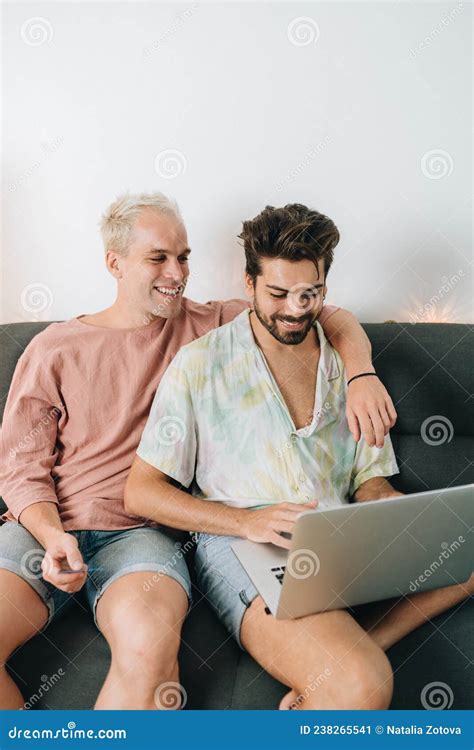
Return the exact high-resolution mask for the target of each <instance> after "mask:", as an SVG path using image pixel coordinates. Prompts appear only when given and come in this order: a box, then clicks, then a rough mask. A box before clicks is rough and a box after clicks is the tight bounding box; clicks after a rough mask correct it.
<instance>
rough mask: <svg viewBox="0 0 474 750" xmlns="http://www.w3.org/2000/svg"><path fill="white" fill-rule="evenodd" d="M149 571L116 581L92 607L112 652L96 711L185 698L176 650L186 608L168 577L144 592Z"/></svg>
mask: <svg viewBox="0 0 474 750" xmlns="http://www.w3.org/2000/svg"><path fill="white" fill-rule="evenodd" d="M149 579H150V572H149V571H145V572H137V573H129V574H127V575H124V576H122V577H121V578H118V579H117V580H115V581H114V582H113V583H112V584H111V585H110V586H109V588H108V589H107V590H106V591H105V592H104V594H103V596H102V597H101V598H100V600H99V603H98V605H97V622H98V624H99V628H100V630H101V631H102V633H103V634H104V636H105V638H106V639H107V642H108V644H109V646H110V650H111V652H112V662H111V666H110V671H109V673H108V675H107V678H106V680H105V682H104V685H103V687H102V689H101V691H100V694H99V697H98V698H97V701H96V704H95V708H96V709H155V710H156V709H160V708H162V709H173V708H174V709H177V708H180V705H181V703H183V702H184V698H185V696H184V691H183V689H182V688H181V686H180V684H179V670H178V649H179V644H180V636H181V627H182V624H183V621H184V618H185V615H186V611H187V607H188V599H187V596H186V593H185V591H184V589H183V588H182V587H181V586H180V584H179V583H177V581H175V580H174V579H173V578H170V577H169V576H163V577H160V579H159V581H158V583H156V585H155V587H154V588H152V589H149V590H146V591H145V590H144V588H143V584H144V583H145V582H148V581H149Z"/></svg>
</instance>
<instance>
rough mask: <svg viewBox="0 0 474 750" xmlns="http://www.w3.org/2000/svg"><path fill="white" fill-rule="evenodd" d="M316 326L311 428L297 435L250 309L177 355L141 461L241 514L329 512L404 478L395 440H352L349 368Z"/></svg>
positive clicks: (156, 402) (144, 437)
mask: <svg viewBox="0 0 474 750" xmlns="http://www.w3.org/2000/svg"><path fill="white" fill-rule="evenodd" d="M315 326H316V329H317V333H318V336H319V342H320V348H321V353H320V358H319V363H318V371H317V379H316V391H315V405H314V412H313V419H312V422H311V424H310V425H308V426H305V427H302V428H300V429H296V427H295V425H294V422H293V420H292V418H291V416H290V413H289V411H288V407H287V405H286V403H285V401H284V399H283V397H282V395H281V392H280V390H279V388H278V385H277V383H276V381H275V379H274V377H273V375H272V373H271V371H270V369H269V367H268V365H267V363H266V360H265V357H264V355H263V353H262V351H261V349H260V347H259V346H258V345H257V343H256V341H255V338H254V336H253V332H252V328H251V325H250V320H249V311H248V310H244V312H242V313H241V314H240V315H238V316H237V317H236V318H235V319H234V320H233V321H232V322H231V323H227V324H226V325H223V326H221V327H220V328H216V329H215V330H213V331H211V332H210V333H208V334H206V335H205V336H202V337H201V338H199V339H197V340H196V341H193V342H192V343H191V344H188V345H186V346H184V347H182V349H181V350H180V351H179V352H178V354H177V355H176V357H175V358H174V360H173V361H172V363H171V365H170V366H169V367H168V369H167V370H166V372H165V374H164V375H163V377H162V379H161V382H160V385H159V387H158V390H157V391H156V394H155V398H154V401H153V405H152V408H151V412H150V415H149V417H148V421H147V423H146V426H145V429H144V432H143V435H142V438H141V442H140V445H139V447H138V451H137V453H138V455H139V456H140V458H142V459H143V460H144V461H146V462H147V463H149V464H151V465H153V466H155V467H156V468H157V469H159V470H160V471H162V472H163V473H164V474H167V475H168V476H169V477H171V478H172V479H174V480H176V481H177V482H179V483H180V484H181V485H183V486H185V487H190V486H191V491H192V493H193V495H195V496H196V497H199V498H202V499H205V500H210V501H218V502H224V503H226V504H228V505H232V506H234V507H240V508H251V507H263V506H265V505H271V504H272V503H279V502H284V501H290V502H293V503H304V502H306V501H307V500H309V499H315V498H317V499H318V500H319V506H318V507H319V508H320V509H324V508H331V507H335V506H338V505H340V504H342V503H346V502H348V500H349V497H350V496H351V495H352V494H353V493H354V492H355V491H356V489H357V488H358V487H359V486H360V485H361V484H362V483H363V482H366V481H367V480H368V479H371V478H372V477H379V476H391V475H392V474H397V473H398V467H397V463H396V460H395V455H394V452H393V448H392V444H391V441H390V438H389V436H387V437H386V438H385V444H384V447H383V448H380V449H379V448H375V447H374V448H370V447H369V446H368V445H367V443H366V442H365V440H364V439H363V438H361V440H360V441H359V443H356V442H355V440H354V438H353V437H352V435H351V433H350V431H349V427H348V424H347V420H346V415H345V404H346V388H347V386H346V379H345V376H344V366H343V363H342V360H341V357H340V356H339V354H338V353H337V352H336V350H335V349H333V348H332V347H331V345H330V344H329V343H328V341H327V340H326V337H325V335H324V332H323V329H322V326H321V325H320V324H319V323H318V322H316V323H315Z"/></svg>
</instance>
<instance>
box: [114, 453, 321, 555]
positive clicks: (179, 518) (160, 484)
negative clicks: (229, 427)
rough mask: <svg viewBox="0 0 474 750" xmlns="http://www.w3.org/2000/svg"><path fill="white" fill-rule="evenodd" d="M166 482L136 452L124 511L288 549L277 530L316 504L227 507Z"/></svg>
mask: <svg viewBox="0 0 474 750" xmlns="http://www.w3.org/2000/svg"><path fill="white" fill-rule="evenodd" d="M170 482H171V480H170V477H168V476H167V475H166V474H163V472H162V471H160V470H159V469H157V468H155V467H154V466H152V465H151V464H149V463H147V462H146V461H143V459H141V458H140V457H139V456H137V457H136V458H135V461H134V463H133V465H132V468H131V470H130V474H129V475H128V479H127V483H126V485H125V494H124V502H125V510H126V511H127V513H130V514H133V515H137V516H142V517H144V518H147V519H150V520H153V521H157V522H158V523H161V524H164V525H165V526H170V527H172V528H175V529H181V530H183V531H202V532H206V533H208V534H218V535H222V536H225V535H227V534H229V535H231V536H240V537H243V538H244V539H250V540H251V541H253V542H272V543H273V544H276V545H277V546H278V547H284V548H285V549H289V547H290V542H289V540H288V539H285V538H284V537H282V536H280V532H282V531H286V532H289V533H291V531H292V529H293V526H294V524H295V522H296V521H297V519H298V518H299V517H300V516H301V514H302V513H304V512H305V511H307V510H308V509H310V508H315V507H316V502H315V501H313V502H311V503H306V504H304V506H302V505H299V504H296V503H278V504H276V505H272V506H269V507H267V508H263V509H261V510H247V509H244V508H231V507H229V506H228V505H225V503H220V502H215V501H212V502H211V501H209V500H201V499H200V498H197V497H193V496H192V495H190V494H188V493H187V492H183V490H180V489H178V488H177V487H174V486H173V485H172V484H171V483H170Z"/></svg>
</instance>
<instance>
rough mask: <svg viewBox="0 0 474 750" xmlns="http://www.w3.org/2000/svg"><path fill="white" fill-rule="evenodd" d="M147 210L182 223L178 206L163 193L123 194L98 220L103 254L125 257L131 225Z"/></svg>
mask: <svg viewBox="0 0 474 750" xmlns="http://www.w3.org/2000/svg"><path fill="white" fill-rule="evenodd" d="M145 208H149V209H151V210H152V211H156V212H157V213H159V214H168V215H171V216H174V217H175V218H176V219H177V220H178V221H180V222H182V221H183V217H182V216H181V213H180V210H179V208H178V204H177V203H176V201H175V200H173V199H171V198H168V197H167V196H166V195H163V193H137V194H132V195H131V194H129V193H125V194H124V195H120V196H119V197H118V198H117V199H116V200H115V201H114V202H113V203H111V204H110V206H109V207H108V208H107V209H106V211H105V212H104V213H103V214H102V217H101V220H100V231H101V234H102V240H103V242H104V249H105V252H107V251H108V250H114V251H115V252H117V253H120V254H122V255H126V254H127V251H128V243H129V239H130V233H131V231H132V228H133V225H134V223H135V221H136V219H137V218H138V216H139V214H140V212H141V211H143V209H145Z"/></svg>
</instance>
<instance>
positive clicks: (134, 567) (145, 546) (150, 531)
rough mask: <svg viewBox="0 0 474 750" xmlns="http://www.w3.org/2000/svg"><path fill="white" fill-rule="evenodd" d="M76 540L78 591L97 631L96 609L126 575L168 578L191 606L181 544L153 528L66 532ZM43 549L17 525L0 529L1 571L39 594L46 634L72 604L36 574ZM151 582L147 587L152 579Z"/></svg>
mask: <svg viewBox="0 0 474 750" xmlns="http://www.w3.org/2000/svg"><path fill="white" fill-rule="evenodd" d="M68 533H70V534H72V535H73V536H75V537H76V539H77V542H78V545H79V549H80V551H81V554H82V557H83V559H84V562H85V563H86V564H87V565H88V574H87V580H86V582H85V584H84V586H83V589H82V590H83V591H84V593H85V596H86V599H87V602H88V604H89V606H90V608H91V610H92V612H93V615H94V622H95V623H96V625H97V620H96V609H97V603H98V601H99V599H100V597H101V596H102V594H103V593H104V591H106V589H107V588H108V587H109V586H110V584H111V583H113V581H115V580H116V579H117V578H120V577H121V576H124V575H126V574H127V573H135V572H137V571H150V573H151V574H155V575H167V576H170V577H171V578H174V580H175V581H178V583H180V584H181V586H182V587H183V589H184V590H185V592H186V595H187V597H188V602H189V605H191V579H190V577H189V572H188V568H187V565H186V561H185V559H184V554H183V551H182V545H181V542H179V541H175V539H173V538H172V537H171V536H169V535H168V534H166V533H165V532H164V531H161V530H159V529H156V528H151V527H149V526H141V527H139V528H134V529H123V530H120V531H95V530H94V531H70V532H68ZM44 552H45V551H44V549H43V547H42V546H41V545H40V543H39V542H38V541H37V539H35V537H34V536H32V535H31V534H30V532H29V531H28V530H27V529H25V527H24V526H22V525H21V524H19V523H16V521H6V523H4V524H3V525H2V526H0V568H3V569H4V570H9V571H11V572H12V573H16V574H17V575H18V576H20V578H23V580H25V581H26V582H27V583H29V584H30V586H31V587H32V588H33V589H34V590H35V591H36V592H37V593H38V594H39V596H40V597H41V599H42V600H43V601H44V603H45V604H46V606H47V607H48V611H49V617H48V621H47V623H46V625H45V628H46V627H47V626H48V625H49V624H50V623H51V622H52V620H53V619H55V618H56V617H57V616H58V615H59V614H60V613H62V612H63V611H64V610H65V609H66V607H67V605H68V604H69V603H71V602H72V600H73V598H74V596H77V594H76V595H74V594H68V593H66V592H65V591H61V590H60V589H57V588H56V587H55V586H53V585H52V584H51V583H49V582H48V581H45V580H44V579H43V577H42V574H41V562H42V560H43V557H44ZM154 577H155V576H154V575H151V576H150V581H151V580H152V579H153V578H154Z"/></svg>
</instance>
